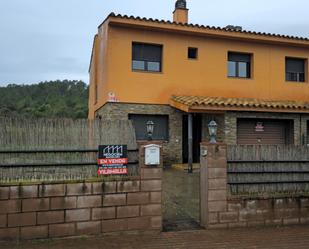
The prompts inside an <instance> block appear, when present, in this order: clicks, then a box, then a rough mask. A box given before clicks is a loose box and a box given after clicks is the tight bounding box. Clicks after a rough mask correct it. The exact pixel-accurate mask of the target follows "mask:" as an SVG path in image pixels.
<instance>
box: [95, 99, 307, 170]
mask: <svg viewBox="0 0 309 249" xmlns="http://www.w3.org/2000/svg"><path fill="white" fill-rule="evenodd" d="M130 114H149V115H168V116H169V140H168V141H164V143H163V155H164V163H165V165H171V164H174V163H182V146H183V137H182V134H183V123H182V122H183V115H186V113H184V112H182V111H180V110H177V109H175V108H173V107H171V106H169V105H152V104H128V103H106V104H105V105H104V106H103V107H101V108H100V109H99V110H98V111H97V112H96V116H97V117H99V116H100V117H101V118H102V119H106V120H127V119H128V118H129V115H130ZM201 116H202V138H201V139H202V141H208V140H209V134H208V124H209V122H210V121H211V120H215V121H216V122H217V124H218V137H217V140H218V141H219V142H224V143H226V144H236V143H237V118H263V119H285V120H292V121H293V127H294V131H293V134H294V144H295V145H301V144H302V145H303V144H305V143H306V140H307V137H308V134H307V132H308V129H307V126H308V120H309V115H308V114H289V113H262V112H225V113H222V114H211V113H209V114H208V113H202V114H201Z"/></svg>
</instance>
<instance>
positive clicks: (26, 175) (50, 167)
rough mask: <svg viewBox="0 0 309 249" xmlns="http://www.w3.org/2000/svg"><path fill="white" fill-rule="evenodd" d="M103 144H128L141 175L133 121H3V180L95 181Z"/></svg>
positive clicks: (0, 175)
mask: <svg viewBox="0 0 309 249" xmlns="http://www.w3.org/2000/svg"><path fill="white" fill-rule="evenodd" d="M100 144H127V145H128V150H129V153H128V154H129V155H128V156H129V162H130V164H129V175H136V174H138V165H137V158H138V155H137V154H138V152H137V144H136V138H135V132H134V128H133V126H132V123H131V121H100V120H95V121H89V120H70V119H54V120H53V119H48V120H47V119H37V120H35V119H31V120H28V119H18V118H17V119H16V118H14V119H12V118H0V182H12V181H14V182H15V181H33V180H34V181H37V180H73V179H74V180H75V179H87V178H93V177H96V175H97V153H98V145H100Z"/></svg>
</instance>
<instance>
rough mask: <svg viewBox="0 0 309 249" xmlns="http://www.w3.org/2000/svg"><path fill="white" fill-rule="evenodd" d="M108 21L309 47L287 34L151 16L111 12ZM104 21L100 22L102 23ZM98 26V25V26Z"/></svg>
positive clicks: (234, 38) (155, 28)
mask: <svg viewBox="0 0 309 249" xmlns="http://www.w3.org/2000/svg"><path fill="white" fill-rule="evenodd" d="M106 21H108V22H109V25H112V26H123V27H132V28H139V29H147V30H154V31H165V32H166V31H168V32H171V33H173V32H177V33H182V34H187V35H196V36H208V37H213V38H222V39H231V40H243V41H249V42H257V43H264V44H265V43H266V44H277V45H286V46H297V47H306V48H308V47H309V39H308V38H304V37H295V36H288V35H279V34H270V33H261V32H252V31H246V30H242V31H235V30H230V29H227V28H220V27H210V26H204V25H194V24H183V23H177V22H171V21H164V20H157V19H152V18H149V19H148V18H142V17H134V16H127V15H124V16H123V15H115V14H114V13H111V14H110V15H109V16H108V17H107V18H106V20H105V21H104V22H106ZM104 22H103V23H102V24H101V25H103V24H104ZM101 25H100V26H101ZM100 26H99V27H100Z"/></svg>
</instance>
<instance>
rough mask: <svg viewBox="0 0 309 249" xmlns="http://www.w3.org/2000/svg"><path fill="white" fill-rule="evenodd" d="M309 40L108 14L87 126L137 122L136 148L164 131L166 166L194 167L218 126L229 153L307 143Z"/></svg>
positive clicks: (180, 10) (180, 14) (184, 15)
mask: <svg viewBox="0 0 309 249" xmlns="http://www.w3.org/2000/svg"><path fill="white" fill-rule="evenodd" d="M308 57H309V40H308V39H306V38H299V37H291V36H284V35H276V34H266V33H257V32H250V31H244V30H242V28H241V27H238V26H227V27H225V28H217V27H209V26H203V25H192V24H188V9H187V8H186V1H181V0H178V1H177V2H176V9H175V12H174V21H173V22H171V21H160V20H153V19H146V18H140V17H133V16H121V15H115V14H113V13H112V14H110V15H109V16H108V17H107V18H106V20H105V21H104V22H103V23H102V24H101V25H100V26H99V29H98V34H97V35H96V36H95V39H94V45H93V51H92V59H91V65H90V70H89V71H90V93H89V119H94V118H102V119H132V120H133V123H134V125H135V129H136V134H137V138H138V139H141V140H142V139H145V133H146V128H145V127H146V122H147V121H148V120H152V121H154V123H155V124H156V127H155V133H154V139H157V140H163V141H165V143H164V153H165V160H166V162H167V163H179V162H186V161H187V160H188V116H189V117H190V118H189V120H191V117H193V159H194V161H198V159H199V142H200V141H201V140H205V139H207V138H208V129H207V125H208V123H209V122H210V121H211V120H212V119H214V120H215V121H216V122H217V123H218V127H219V134H218V135H219V140H220V141H224V142H226V143H227V144H295V145H305V144H307V136H308V134H309V128H308V127H309V85H308Z"/></svg>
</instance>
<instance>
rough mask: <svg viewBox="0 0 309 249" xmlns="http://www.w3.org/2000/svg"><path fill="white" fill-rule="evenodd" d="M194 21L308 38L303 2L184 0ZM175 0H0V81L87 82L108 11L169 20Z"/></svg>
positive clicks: (308, 4)
mask: <svg viewBox="0 0 309 249" xmlns="http://www.w3.org/2000/svg"><path fill="white" fill-rule="evenodd" d="M187 2H188V6H189V8H190V21H191V22H192V23H199V24H207V25H214V26H225V25H228V24H236V25H241V26H243V27H244V28H245V29H248V30H257V31H263V32H271V33H282V34H289V35H297V36H305V37H309V29H308V25H309V15H308V13H307V12H308V9H309V2H308V1H307V0H298V1H290V0H280V1H279V0H272V1H269V0H251V1H248V0H237V1H230V0H217V1H205V0H188V1H187ZM174 3H175V0H157V1H145V0H125V1H124V0H113V1H111V0H89V1H85V0H65V1H63V0H27V1H25V0H1V1H0V85H5V84H8V83H20V84H23V83H36V82H39V81H44V80H53V79H65V78H67V79H82V80H84V81H86V82H88V66H89V60H90V54H91V48H92V39H93V35H94V34H95V32H96V29H97V26H98V25H99V24H100V23H101V22H102V21H103V20H104V19H105V17H106V16H107V15H108V14H109V13H110V12H116V13H121V14H129V15H138V16H145V17H153V18H159V19H171V17H172V11H173V8H174Z"/></svg>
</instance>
